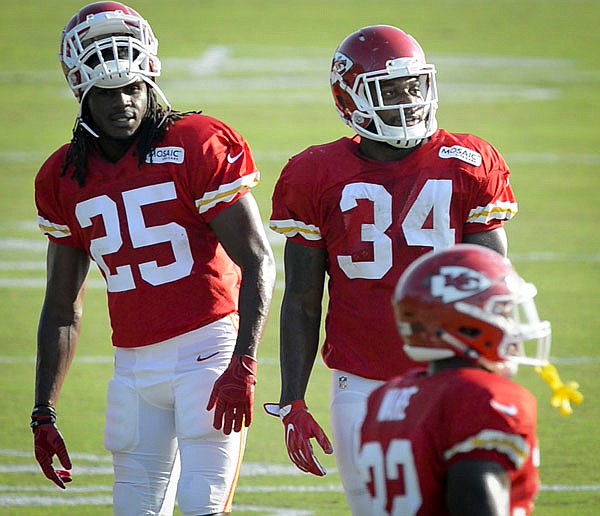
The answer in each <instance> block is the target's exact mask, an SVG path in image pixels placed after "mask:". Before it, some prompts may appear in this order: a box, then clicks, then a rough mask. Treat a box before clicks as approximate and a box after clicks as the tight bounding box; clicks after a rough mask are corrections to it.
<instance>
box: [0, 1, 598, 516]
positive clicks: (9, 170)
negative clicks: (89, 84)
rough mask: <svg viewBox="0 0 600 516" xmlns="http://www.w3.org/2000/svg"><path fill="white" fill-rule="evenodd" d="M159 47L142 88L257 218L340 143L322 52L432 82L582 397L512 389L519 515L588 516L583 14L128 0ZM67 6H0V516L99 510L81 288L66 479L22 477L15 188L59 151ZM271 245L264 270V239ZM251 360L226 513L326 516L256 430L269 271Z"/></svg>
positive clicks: (268, 360) (30, 309) (29, 241)
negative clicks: (245, 160) (530, 435)
mask: <svg viewBox="0 0 600 516" xmlns="http://www.w3.org/2000/svg"><path fill="white" fill-rule="evenodd" d="M131 5H132V6H133V7H135V8H136V9H138V10H139V11H141V12H142V13H143V14H144V15H145V17H146V18H148V19H149V20H150V22H151V24H152V26H153V28H154V31H155V33H156V34H157V36H158V37H159V39H160V55H161V58H162V60H163V67H164V68H163V69H164V73H163V77H162V79H161V85H162V86H163V89H164V90H165V92H166V93H167V95H168V96H169V98H170V100H171V102H172V103H173V104H174V106H175V107H176V108H178V109H202V110H203V111H204V112H205V113H207V114H210V115H213V116H216V117H218V118H221V119H223V120H224V121H226V122H228V123H229V124H231V125H232V126H233V127H235V128H236V129H238V130H239V131H240V132H241V133H242V134H243V135H244V136H245V137H246V138H247V139H248V140H249V142H250V143H251V145H252V147H253V150H254V153H255V157H256V159H257V162H258V164H259V166H260V168H261V171H262V183H261V184H260V186H259V187H258V188H257V189H256V191H255V193H256V197H257V199H258V200H259V203H260V205H261V209H262V214H263V218H264V219H265V221H266V220H267V218H268V216H269V212H270V196H271V192H272V188H273V185H274V182H275V180H276V178H277V176H278V174H279V171H280V170H281V167H282V166H283V164H284V163H285V162H286V160H287V158H288V157H289V156H291V155H292V154H294V153H296V152H298V151H300V150H302V149H303V148H305V147H306V146H308V145H310V144H313V143H320V142H325V141H329V140H332V139H334V138H337V137H339V136H340V135H342V134H349V133H348V132H347V130H346V129H345V128H344V126H343V125H342V123H341V122H340V121H339V120H338V119H337V115H336V114H335V112H334V109H333V105H332V102H331V99H330V92H329V87H328V71H329V62H330V58H331V55H332V53H333V51H334V49H335V47H336V46H337V44H338V43H339V41H341V39H342V38H343V37H345V36H346V35H347V34H348V33H350V32H351V31H353V30H355V29H357V28H360V27H361V26H364V25H369V24H375V23H387V24H392V25H397V26H399V27H402V28H404V29H405V30H407V31H408V32H410V33H412V34H413V35H414V36H415V37H417V39H418V40H419V41H420V42H421V43H422V45H423V46H424V48H425V50H426V52H427V53H428V57H429V59H430V61H433V62H434V63H435V64H436V65H437V68H438V81H439V94H440V109H439V112H438V118H439V121H440V126H441V127H443V128H445V129H448V130H451V131H456V132H471V133H474V134H477V135H479V136H482V137H484V138H486V139H488V140H489V141H490V142H492V143H493V144H494V145H495V146H496V147H497V148H498V149H499V150H500V151H501V152H502V154H503V155H504V156H505V158H506V159H507V161H508V163H509V165H510V166H511V169H512V184H513V186H514V190H515V192H516V195H517V197H518V200H519V204H520V214H519V215H518V217H517V218H516V219H515V220H514V221H511V222H510V223H509V224H508V226H507V231H508V233H509V238H510V251H509V254H510V256H511V258H512V259H513V261H514V263H515V265H516V267H517V268H518V269H519V271H520V272H521V274H522V275H523V276H525V277H526V278H527V279H529V280H530V281H532V282H534V283H536V284H537V286H538V288H539V291H540V293H539V296H538V307H539V309H540V312H541V314H542V316H543V317H546V318H548V319H550V320H551V321H552V324H553V332H554V338H553V351H552V356H553V357H554V359H555V362H556V363H557V364H558V367H559V371H560V373H561V376H562V377H563V380H565V381H566V380H577V381H578V382H579V383H580V384H581V390H582V392H583V393H584V394H585V396H586V400H585V402H584V404H583V405H581V406H579V407H576V409H575V412H576V413H575V414H574V415H573V416H572V417H570V418H563V417H561V416H560V415H559V414H558V412H557V411H555V410H554V409H552V408H551V407H550V405H549V394H550V391H549V389H548V388H547V387H546V386H545V385H544V384H543V383H542V382H541V380H540V379H539V378H537V376H536V375H535V374H534V373H533V372H532V371H529V370H527V371H525V370H523V371H521V372H520V373H519V376H518V378H517V380H518V381H519V382H521V383H522V384H524V385H525V386H527V387H528V388H529V389H531V390H532V391H533V392H534V393H535V394H536V395H537V397H538V400H539V437H540V444H541V452H542V465H541V470H540V473H541V477H542V484H543V487H542V490H541V492H540V495H539V499H538V503H537V512H536V513H537V514H540V515H543V516H565V515H567V516H570V515H576V516H585V515H590V516H591V515H596V514H600V468H598V465H597V461H598V456H599V454H600V453H599V452H600V434H599V432H598V422H599V421H600V410H599V406H598V398H599V395H600V374H598V373H599V372H600V351H599V350H598V347H597V345H598V338H599V337H598V336H599V335H600V317H599V316H598V313H599V311H600V238H599V232H598V226H597V225H598V220H599V219H600V208H599V204H600V198H599V192H600V150H599V148H600V146H599V145H598V137H599V135H600V122H599V121H598V113H599V112H600V100H599V98H600V96H599V95H598V92H599V90H600V66H599V61H598V48H600V32H599V31H598V29H597V21H598V20H599V19H600V2H597V1H594V0H588V1H585V0H562V1H561V0H545V1H542V0H514V1H508V0H497V1H495V2H491V1H488V0H481V1H475V0H472V1H467V0H464V1H461V0H452V1H451V0H448V1H432V0H421V1H420V2H417V3H408V2H402V1H398V0H372V1H369V2H365V1H357V0H345V1H340V0H329V1H327V0H325V1H317V0H304V1H303V0H300V1H295V2H292V1H288V0H280V1H275V0H257V1H242V0H231V1H229V2H227V3H223V2H221V1H216V0H202V1H201V0H197V1H193V0H187V1H176V0H175V1H172V2H164V1H160V2H159V1H154V0H147V1H141V0H135V1H134V0H132V2H131ZM80 6H81V4H80V3H79V2H75V1H73V0H61V1H58V0H30V1H28V2H20V3H9V2H5V1H3V2H2V7H3V9H2V15H1V16H0V56H1V57H0V59H1V62H2V67H1V69H0V114H1V120H2V126H3V127H2V130H1V131H0V165H1V166H0V320H2V321H4V323H3V325H2V333H1V336H0V372H1V374H0V393H1V395H0V471H1V474H2V475H1V480H0V514H1V515H13V514H14V515H19V516H34V515H35V516H37V515H55V514H61V515H65V516H67V515H73V516H79V515H94V516H96V515H108V514H111V513H112V512H111V508H110V500H111V492H110V489H111V464H110V458H109V456H108V454H107V453H106V452H105V451H104V450H103V448H102V426H103V414H104V396H105V386H106V382H107V380H108V379H109V377H110V375H111V369H112V362H111V356H112V349H111V346H110V343H109V331H108V321H107V313H106V306H105V294H104V292H103V290H102V289H101V288H99V286H100V285H101V284H100V276H99V274H98V273H97V272H95V271H94V272H93V274H92V277H91V282H90V283H91V286H90V289H89V291H88V294H87V297H86V303H85V315H84V329H83V333H82V336H81V341H80V348H79V351H78V355H77V357H76V359H75V362H74V364H73V367H72V369H71V372H70V375H69V377H68V379H67V382H66V384H65V387H64V389H63V394H62V398H61V400H60V403H59V407H58V408H59V415H60V419H59V426H60V429H61V431H62V433H63V435H64V437H65V439H66V442H67V445H68V447H69V449H70V452H71V457H72V459H73V462H74V478H75V480H74V482H73V483H72V484H71V486H70V487H69V489H68V490H67V491H66V492H59V490H58V489H56V488H55V487H54V486H53V484H51V483H50V482H48V481H47V480H46V479H45V478H44V477H43V476H42V474H41V472H39V470H38V467H37V464H36V463H35V461H34V459H33V456H32V438H31V432H30V431H29V428H28V421H29V414H30V410H31V407H32V391H33V377H34V357H35V334H36V326H37V319H38V314H39V309H40V306H41V302H42V296H43V286H44V251H45V245H46V243H45V238H44V237H43V236H42V235H41V234H39V233H38V232H37V227H36V213H35V208H34V204H33V188H32V184H33V178H34V176H35V174H36V172H37V169H38V167H39V166H40V164H41V162H42V161H43V160H44V158H45V157H46V156H47V155H48V154H49V153H50V152H52V151H53V150H54V149H55V148H57V147H58V146H59V145H61V144H63V143H64V142H66V141H68V139H69V138H70V134H71V128H72V125H73V121H74V117H75V114H76V110H77V106H76V103H75V101H74V99H73V98H72V96H71V94H70V92H69V90H68V89H67V87H66V83H65V82H64V79H63V76H62V73H61V71H60V67H59V64H58V60H57V52H58V45H59V37H60V31H61V29H62V27H63V26H64V24H65V23H66V21H67V20H68V18H69V17H70V16H71V15H72V14H73V13H74V12H75V11H76V10H77V9H78V8H79V7H80ZM270 236H272V237H273V246H274V249H275V252H276V256H277V258H278V261H279V264H281V254H282V253H281V251H282V243H281V241H280V240H279V239H276V238H275V236H274V235H272V234H271V235H270ZM278 279H279V281H278V287H277V291H276V298H275V303H274V306H273V311H272V315H271V318H270V324H269V327H268V330H267V334H266V337H265V340H264V343H263V345H262V348H261V350H260V353H259V357H260V363H261V365H260V370H259V384H258V387H257V392H256V398H257V399H256V402H257V413H256V417H255V423H254V424H253V426H252V429H251V432H250V436H249V441H248V448H247V453H246V457H245V465H244V469H243V471H242V476H241V479H240V483H239V489H238V492H237V496H236V499H235V503H234V508H235V509H236V513H237V514H265V515H284V514H285V515H302V516H304V515H306V516H309V515H319V516H331V515H334V516H335V515H344V514H347V513H348V512H347V509H346V506H345V503H344V498H343V493H342V491H341V487H340V482H339V477H338V475H337V473H336V471H335V463H334V461H333V459H332V458H331V457H325V458H323V463H324V465H326V467H328V469H329V471H330V473H329V474H328V475H327V476H326V477H325V478H322V479H317V478H315V477H311V476H307V475H304V474H301V473H300V472H298V471H297V470H295V468H294V467H293V466H292V465H291V463H290V462H289V461H288V458H287V454H286V452H285V448H284V446H283V436H282V429H281V428H280V427H281V425H280V424H279V423H278V422H277V421H276V420H274V419H273V418H269V417H267V416H266V415H263V413H262V411H261V406H262V403H263V402H267V401H276V400H277V398H278V393H279V371H278V343H277V339H278V324H277V321H278V311H279V303H280V299H281V294H282V290H281V284H282V279H283V271H282V268H281V265H280V266H279V277H278ZM328 385H329V384H328V373H327V370H326V369H325V367H323V366H322V365H321V364H319V366H318V367H316V369H315V371H314V374H313V378H312V382H311V385H310V389H309V393H308V404H309V406H310V408H311V409H312V412H313V413H314V414H315V416H316V417H317V419H318V420H319V421H320V422H321V423H322V424H323V425H324V426H326V427H328V417H327V404H328V402H327V398H328Z"/></svg>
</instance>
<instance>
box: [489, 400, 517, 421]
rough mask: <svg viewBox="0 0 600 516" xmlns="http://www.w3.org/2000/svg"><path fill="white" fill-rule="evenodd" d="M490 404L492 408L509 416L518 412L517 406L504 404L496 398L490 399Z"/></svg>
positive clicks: (513, 415)
mask: <svg viewBox="0 0 600 516" xmlns="http://www.w3.org/2000/svg"><path fill="white" fill-rule="evenodd" d="M490 405H491V406H492V408H493V409H495V410H497V411H498V412H502V413H503V414H506V415H507V416H510V417H515V416H516V415H517V414H518V413H519V410H518V409H517V407H516V406H515V405H512V404H510V405H505V404H504V403H500V402H498V401H496V400H490Z"/></svg>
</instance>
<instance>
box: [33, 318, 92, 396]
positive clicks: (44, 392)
mask: <svg viewBox="0 0 600 516" xmlns="http://www.w3.org/2000/svg"><path fill="white" fill-rule="evenodd" d="M48 312H49V311H48V310H46V309H44V310H43V311H42V316H41V318H40V324H39V327H38V346H37V364H36V379H35V403H34V404H35V405H36V406H37V405H49V406H52V407H53V406H55V405H56V402H57V400H58V396H59V394H60V390H61V388H62V385H63V383H64V380H65V376H66V374H67V371H68V370H69V367H70V365H71V362H72V361H73V357H74V355H75V350H76V348H77V341H78V339H79V331H80V320H81V314H80V313H73V315H72V317H70V318H69V320H68V321H64V320H63V321H61V320H59V318H58V317H57V316H56V315H52V314H50V313H48Z"/></svg>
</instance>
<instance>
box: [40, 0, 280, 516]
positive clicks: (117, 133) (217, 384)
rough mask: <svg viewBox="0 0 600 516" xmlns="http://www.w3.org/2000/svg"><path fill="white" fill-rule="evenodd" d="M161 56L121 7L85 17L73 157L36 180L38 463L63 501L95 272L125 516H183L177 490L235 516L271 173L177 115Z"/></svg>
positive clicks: (66, 63)
mask: <svg viewBox="0 0 600 516" xmlns="http://www.w3.org/2000/svg"><path fill="white" fill-rule="evenodd" d="M157 47H158V42H157V40H156V38H155V36H154V34H153V32H152V29H151V27H150V25H149V24H148V22H147V21H146V20H145V19H144V18H142V17H141V16H140V15H139V13H137V12H136V11H134V10H133V9H131V8H129V7H127V6H125V5H123V4H120V3H116V2H99V3H95V4H90V5H88V6H86V7H84V8H82V9H81V10H80V11H79V12H78V13H77V14H75V16H73V18H72V19H71V20H70V21H69V22H68V24H67V25H66V27H65V29H64V32H63V35H62V44H61V51H60V58H61V62H62V65H63V70H64V73H65V76H66V79H67V82H68V84H69V86H70V87H71V89H72V91H73V93H74V94H75V97H76V98H77V100H78V101H79V106H80V110H79V114H78V117H77V122H76V125H75V128H74V132H73V139H72V140H71V142H70V144H67V145H65V146H63V147H61V148H60V149H59V150H57V151H56V152H55V153H54V154H52V155H51V156H50V158H48V160H47V161H46V162H45V163H44V164H43V166H42V167H41V170H40V171H39V173H38V175H37V178H36V182H35V199H36V204H37V209H38V215H39V225H40V228H41V230H42V231H43V232H44V233H45V234H46V235H48V238H49V246H48V256H47V288H46V295H45V299H44V304H43V308H42V312H41V318H40V322H39V331H38V358H37V372H36V383H35V407H34V409H33V413H32V428H33V432H34V440H35V455H36V459H37V460H38V462H39V464H40V466H41V468H42V470H43V472H44V474H45V475H46V476H47V477H48V478H49V479H50V480H52V481H53V482H55V483H56V484H57V485H58V486H59V487H61V488H63V489H64V488H65V482H68V481H70V473H69V471H68V470H69V469H71V461H70V458H69V455H68V453H67V449H66V446H65V443H64V441H63V438H62V436H61V434H60V433H59V432H58V430H57V428H56V425H55V422H56V414H55V406H56V403H57V401H58V396H59V393H60V390H61V387H62V385H63V381H64V378H65V375H66V374H67V370H68V369H69V365H70V363H71V361H72V359H73V356H74V353H75V348H76V345H77V340H78V336H79V328H80V322H81V313H82V301H83V294H84V287H85V280H86V276H87V273H88V269H89V265H90V260H94V261H95V262H96V264H97V265H98V267H99V269H100V272H101V273H102V275H103V276H104V279H105V280H106V288H107V294H108V307H109V315H110V322H111V327H112V342H113V345H114V346H115V348H116V349H115V371H114V377H113V379H112V380H111V382H110V384H109V387H108V401H107V411H106V425H105V434H104V443H105V446H106V448H107V449H108V450H109V451H111V452H112V454H113V464H114V477H115V478H114V490H113V493H114V511H115V514H119V515H124V516H129V515H131V514H142V513H143V514H161V515H162V514H171V513H172V511H173V506H174V492H175V490H177V499H178V503H179V508H180V510H181V511H182V513H183V514H187V515H194V516H197V515H199V514H225V513H229V512H230V511H231V505H232V498H233V493H234V489H235V486H236V483H237V479H238V474H239V468H240V464H241V460H242V456H243V451H244V445H245V439H246V432H247V427H248V426H249V425H250V423H251V421H252V414H253V403H254V386H255V383H256V374H257V361H256V353H257V348H258V345H259V342H260V340H261V337H262V333H263V330H264V326H265V323H266V319H267V315H268V310H269V307H270V304H271V298H272V291H273V285H274V281H275V266H274V260H273V255H272V251H271V249H270V246H269V244H268V241H267V239H266V235H265V231H264V228H263V224H262V221H261V217H260V213H259V210H258V207H257V204H256V202H255V200H254V198H253V196H252V194H251V193H250V190H251V188H252V187H254V186H255V185H256V184H257V182H258V179H259V172H258V170H257V168H256V166H255V163H254V160H253V157H252V154H251V151H250V148H249V146H248V144H247V142H246V141H245V140H244V139H243V138H242V137H241V136H240V135H239V134H238V133H237V132H236V131H234V130H233V129H231V128H230V127H228V126H227V125H225V124H223V123H222V122H220V121H218V120H215V119H213V118H210V117H208V116H204V115H201V114H199V113H181V112H176V111H172V110H171V108H170V106H169V103H168V101H167V99H166V97H165V95H164V94H163V92H162V91H161V90H160V88H159V86H158V84H157V83H156V79H157V77H158V76H159V75H160V70H161V63H160V60H159V58H158V55H157ZM54 455H56V456H57V458H58V460H59V461H60V463H61V464H62V467H63V468H64V470H63V469H59V470H56V469H55V466H56V464H55V465H54V466H53V464H52V459H53V456H54ZM179 464H180V466H179ZM179 471H180V474H179Z"/></svg>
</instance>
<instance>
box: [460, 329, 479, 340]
mask: <svg viewBox="0 0 600 516" xmlns="http://www.w3.org/2000/svg"><path fill="white" fill-rule="evenodd" d="M458 332H459V333H460V334H461V335H464V336H465V337H467V338H469V339H474V338H476V337H478V336H479V335H481V330H479V329H477V328H469V327H467V326H463V327H461V328H459V329H458Z"/></svg>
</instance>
